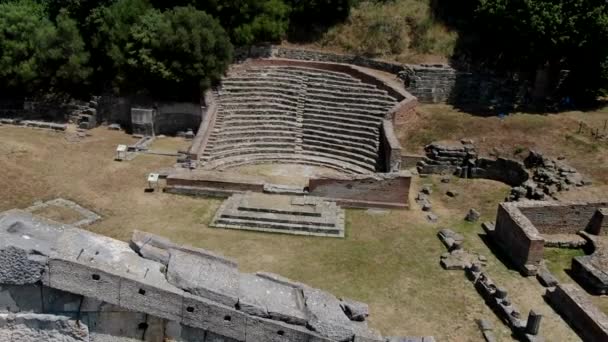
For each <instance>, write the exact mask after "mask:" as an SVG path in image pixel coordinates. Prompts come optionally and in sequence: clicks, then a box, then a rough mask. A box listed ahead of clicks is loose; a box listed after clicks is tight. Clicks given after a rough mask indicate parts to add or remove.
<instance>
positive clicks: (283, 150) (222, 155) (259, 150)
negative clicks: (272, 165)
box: [211, 144, 294, 164]
mask: <svg viewBox="0 0 608 342" xmlns="http://www.w3.org/2000/svg"><path fill="white" fill-rule="evenodd" d="M293 153H294V149H293V146H289V145H285V144H282V145H281V146H278V147H272V148H271V147H247V146H245V147H242V148H239V147H234V148H232V149H230V150H227V151H218V152H217V153H216V152H215V151H212V153H211V160H213V161H219V162H220V164H221V163H223V162H224V160H226V161H228V160H230V158H235V157H236V158H238V159H244V160H247V159H250V158H251V157H252V156H255V155H259V154H266V155H285V154H293Z"/></svg>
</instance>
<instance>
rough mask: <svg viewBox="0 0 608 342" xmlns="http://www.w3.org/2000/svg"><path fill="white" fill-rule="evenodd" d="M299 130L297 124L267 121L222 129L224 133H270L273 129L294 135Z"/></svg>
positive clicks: (273, 132) (273, 131)
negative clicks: (269, 122)
mask: <svg viewBox="0 0 608 342" xmlns="http://www.w3.org/2000/svg"><path fill="white" fill-rule="evenodd" d="M296 130H298V127H297V126H290V125H269V124H267V123H266V122H261V123H259V124H253V125H248V126H228V127H224V128H223V129H222V133H223V134H232V135H234V134H252V132H253V134H269V133H268V131H272V132H271V133H272V134H279V133H280V134H284V135H294V132H295V131H296Z"/></svg>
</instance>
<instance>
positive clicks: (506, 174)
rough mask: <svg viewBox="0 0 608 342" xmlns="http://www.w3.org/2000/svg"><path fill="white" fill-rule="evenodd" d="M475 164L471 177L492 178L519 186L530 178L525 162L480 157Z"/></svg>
mask: <svg viewBox="0 0 608 342" xmlns="http://www.w3.org/2000/svg"><path fill="white" fill-rule="evenodd" d="M475 164H476V165H475V167H474V168H472V170H471V172H470V177H471V178H484V179H492V180H495V181H499V182H503V183H505V184H508V185H510V186H519V185H521V184H523V183H524V182H525V181H527V180H528V178H530V175H529V174H528V171H526V167H525V166H524V164H523V163H521V162H518V161H515V160H511V159H506V158H496V159H494V160H492V159H487V158H478V159H477V160H476V163H475Z"/></svg>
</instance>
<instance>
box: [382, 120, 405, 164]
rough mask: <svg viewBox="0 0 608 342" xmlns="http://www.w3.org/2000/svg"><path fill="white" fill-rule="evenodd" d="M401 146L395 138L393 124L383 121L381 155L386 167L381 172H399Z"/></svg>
mask: <svg viewBox="0 0 608 342" xmlns="http://www.w3.org/2000/svg"><path fill="white" fill-rule="evenodd" d="M401 150H402V149H401V144H400V143H399V140H398V139H397V137H396V136H395V130H394V128H393V124H392V123H391V122H390V121H388V120H382V130H381V131H380V149H379V153H381V154H382V155H381V156H380V158H381V160H382V161H384V163H383V164H384V165H381V170H384V171H385V172H399V170H400V169H401Z"/></svg>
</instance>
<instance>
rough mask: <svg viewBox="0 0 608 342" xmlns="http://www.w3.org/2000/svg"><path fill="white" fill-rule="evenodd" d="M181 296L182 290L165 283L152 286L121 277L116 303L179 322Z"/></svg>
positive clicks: (180, 317) (180, 316)
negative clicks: (118, 299)
mask: <svg viewBox="0 0 608 342" xmlns="http://www.w3.org/2000/svg"><path fill="white" fill-rule="evenodd" d="M182 297H183V291H181V290H179V289H177V288H173V287H172V286H169V284H167V283H165V284H162V283H159V284H158V286H153V285H149V284H143V283H141V282H136V281H132V280H130V279H126V278H123V279H122V280H121V282H120V297H119V298H120V303H119V304H118V305H119V306H122V307H125V308H128V309H131V310H136V311H142V312H145V313H148V314H150V315H154V316H157V317H161V318H165V319H168V320H172V321H178V322H179V321H181V319H182V300H183V299H182Z"/></svg>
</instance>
